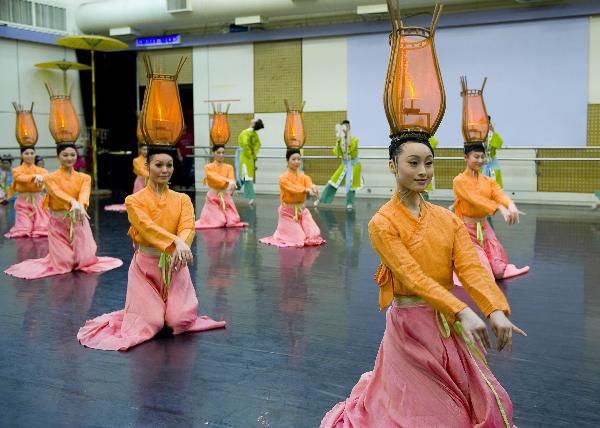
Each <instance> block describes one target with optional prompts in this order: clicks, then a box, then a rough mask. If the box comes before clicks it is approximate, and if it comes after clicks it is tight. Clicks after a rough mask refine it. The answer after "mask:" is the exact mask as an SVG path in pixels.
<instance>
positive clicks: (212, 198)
mask: <svg viewBox="0 0 600 428" xmlns="http://www.w3.org/2000/svg"><path fill="white" fill-rule="evenodd" d="M212 152H213V155H214V161H213V162H211V163H209V164H208V165H206V166H205V167H204V174H205V177H204V184H206V185H207V186H208V192H207V193H206V201H205V203H204V208H202V212H201V213H200V219H199V220H198V221H196V229H213V228H218V227H246V226H248V223H244V222H241V221H240V215H239V214H238V212H237V209H236V208H235V203H234V202H233V198H232V197H231V196H232V195H233V194H234V193H235V190H236V180H235V172H234V170H233V166H231V165H229V164H226V163H225V162H224V160H225V146H223V145H218V144H214V145H213V146H212Z"/></svg>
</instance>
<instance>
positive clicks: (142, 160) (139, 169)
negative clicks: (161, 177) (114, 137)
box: [104, 143, 148, 213]
mask: <svg viewBox="0 0 600 428" xmlns="http://www.w3.org/2000/svg"><path fill="white" fill-rule="evenodd" d="M147 156H148V145H147V144H146V143H141V144H140V146H139V151H138V156H137V157H136V158H134V159H133V174H134V175H135V181H134V182H133V193H136V192H139V191H140V190H142V189H143V188H144V187H146V181H148V165H147V161H146V158H147ZM104 210H105V211H116V212H119V213H124V212H126V211H127V208H126V207H125V204H111V205H105V206H104Z"/></svg>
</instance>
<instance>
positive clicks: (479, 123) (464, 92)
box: [460, 76, 490, 145]
mask: <svg viewBox="0 0 600 428" xmlns="http://www.w3.org/2000/svg"><path fill="white" fill-rule="evenodd" d="M486 82H487V77H486V78H485V79H483V84H482V85H481V89H469V88H468V86H467V78H466V76H461V77H460V86H461V91H460V95H461V96H462V99H463V110H462V133H463V137H464V139H465V145H469V144H482V143H483V142H484V141H486V140H487V136H488V132H489V130H490V121H489V119H488V114H487V110H486V108H485V102H484V101H483V88H485V83H486Z"/></svg>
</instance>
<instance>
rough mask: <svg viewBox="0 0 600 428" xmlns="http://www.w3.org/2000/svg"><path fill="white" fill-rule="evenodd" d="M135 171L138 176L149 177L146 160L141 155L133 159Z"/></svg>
mask: <svg viewBox="0 0 600 428" xmlns="http://www.w3.org/2000/svg"><path fill="white" fill-rule="evenodd" d="M133 173H134V174H135V175H137V176H140V177H144V178H148V175H149V174H148V168H147V167H146V160H145V159H143V158H140V157H139V156H138V157H137V158H135V159H133Z"/></svg>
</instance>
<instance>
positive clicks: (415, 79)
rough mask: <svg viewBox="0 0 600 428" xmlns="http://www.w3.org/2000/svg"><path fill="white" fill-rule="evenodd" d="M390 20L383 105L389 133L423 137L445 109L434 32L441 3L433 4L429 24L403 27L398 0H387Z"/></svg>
mask: <svg viewBox="0 0 600 428" xmlns="http://www.w3.org/2000/svg"><path fill="white" fill-rule="evenodd" d="M387 3H388V11H389V14H390V18H391V20H392V32H391V33H390V60H389V64H388V70H387V75H386V82H385V92H384V107H385V113H386V115H387V119H388V122H389V124H390V128H391V134H392V137H394V136H399V135H400V134H401V133H402V134H407V133H409V134H412V135H413V136H414V137H415V138H416V139H422V140H427V139H428V138H429V137H431V136H432V135H433V134H434V133H435V131H436V130H437V128H438V126H439V124H440V122H441V120H442V117H443V116H444V111H445V109H446V95H445V93H444V84H443V82H442V76H441V73H440V68H439V65H438V61H437V56H436V53H435V45H434V35H435V30H436V27H437V23H438V20H439V18H440V15H441V13H442V6H441V5H436V7H435V10H434V12H433V19H432V22H431V27H429V28H421V27H404V26H403V23H402V20H401V18H400V8H399V2H398V1H397V0H387Z"/></svg>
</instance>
